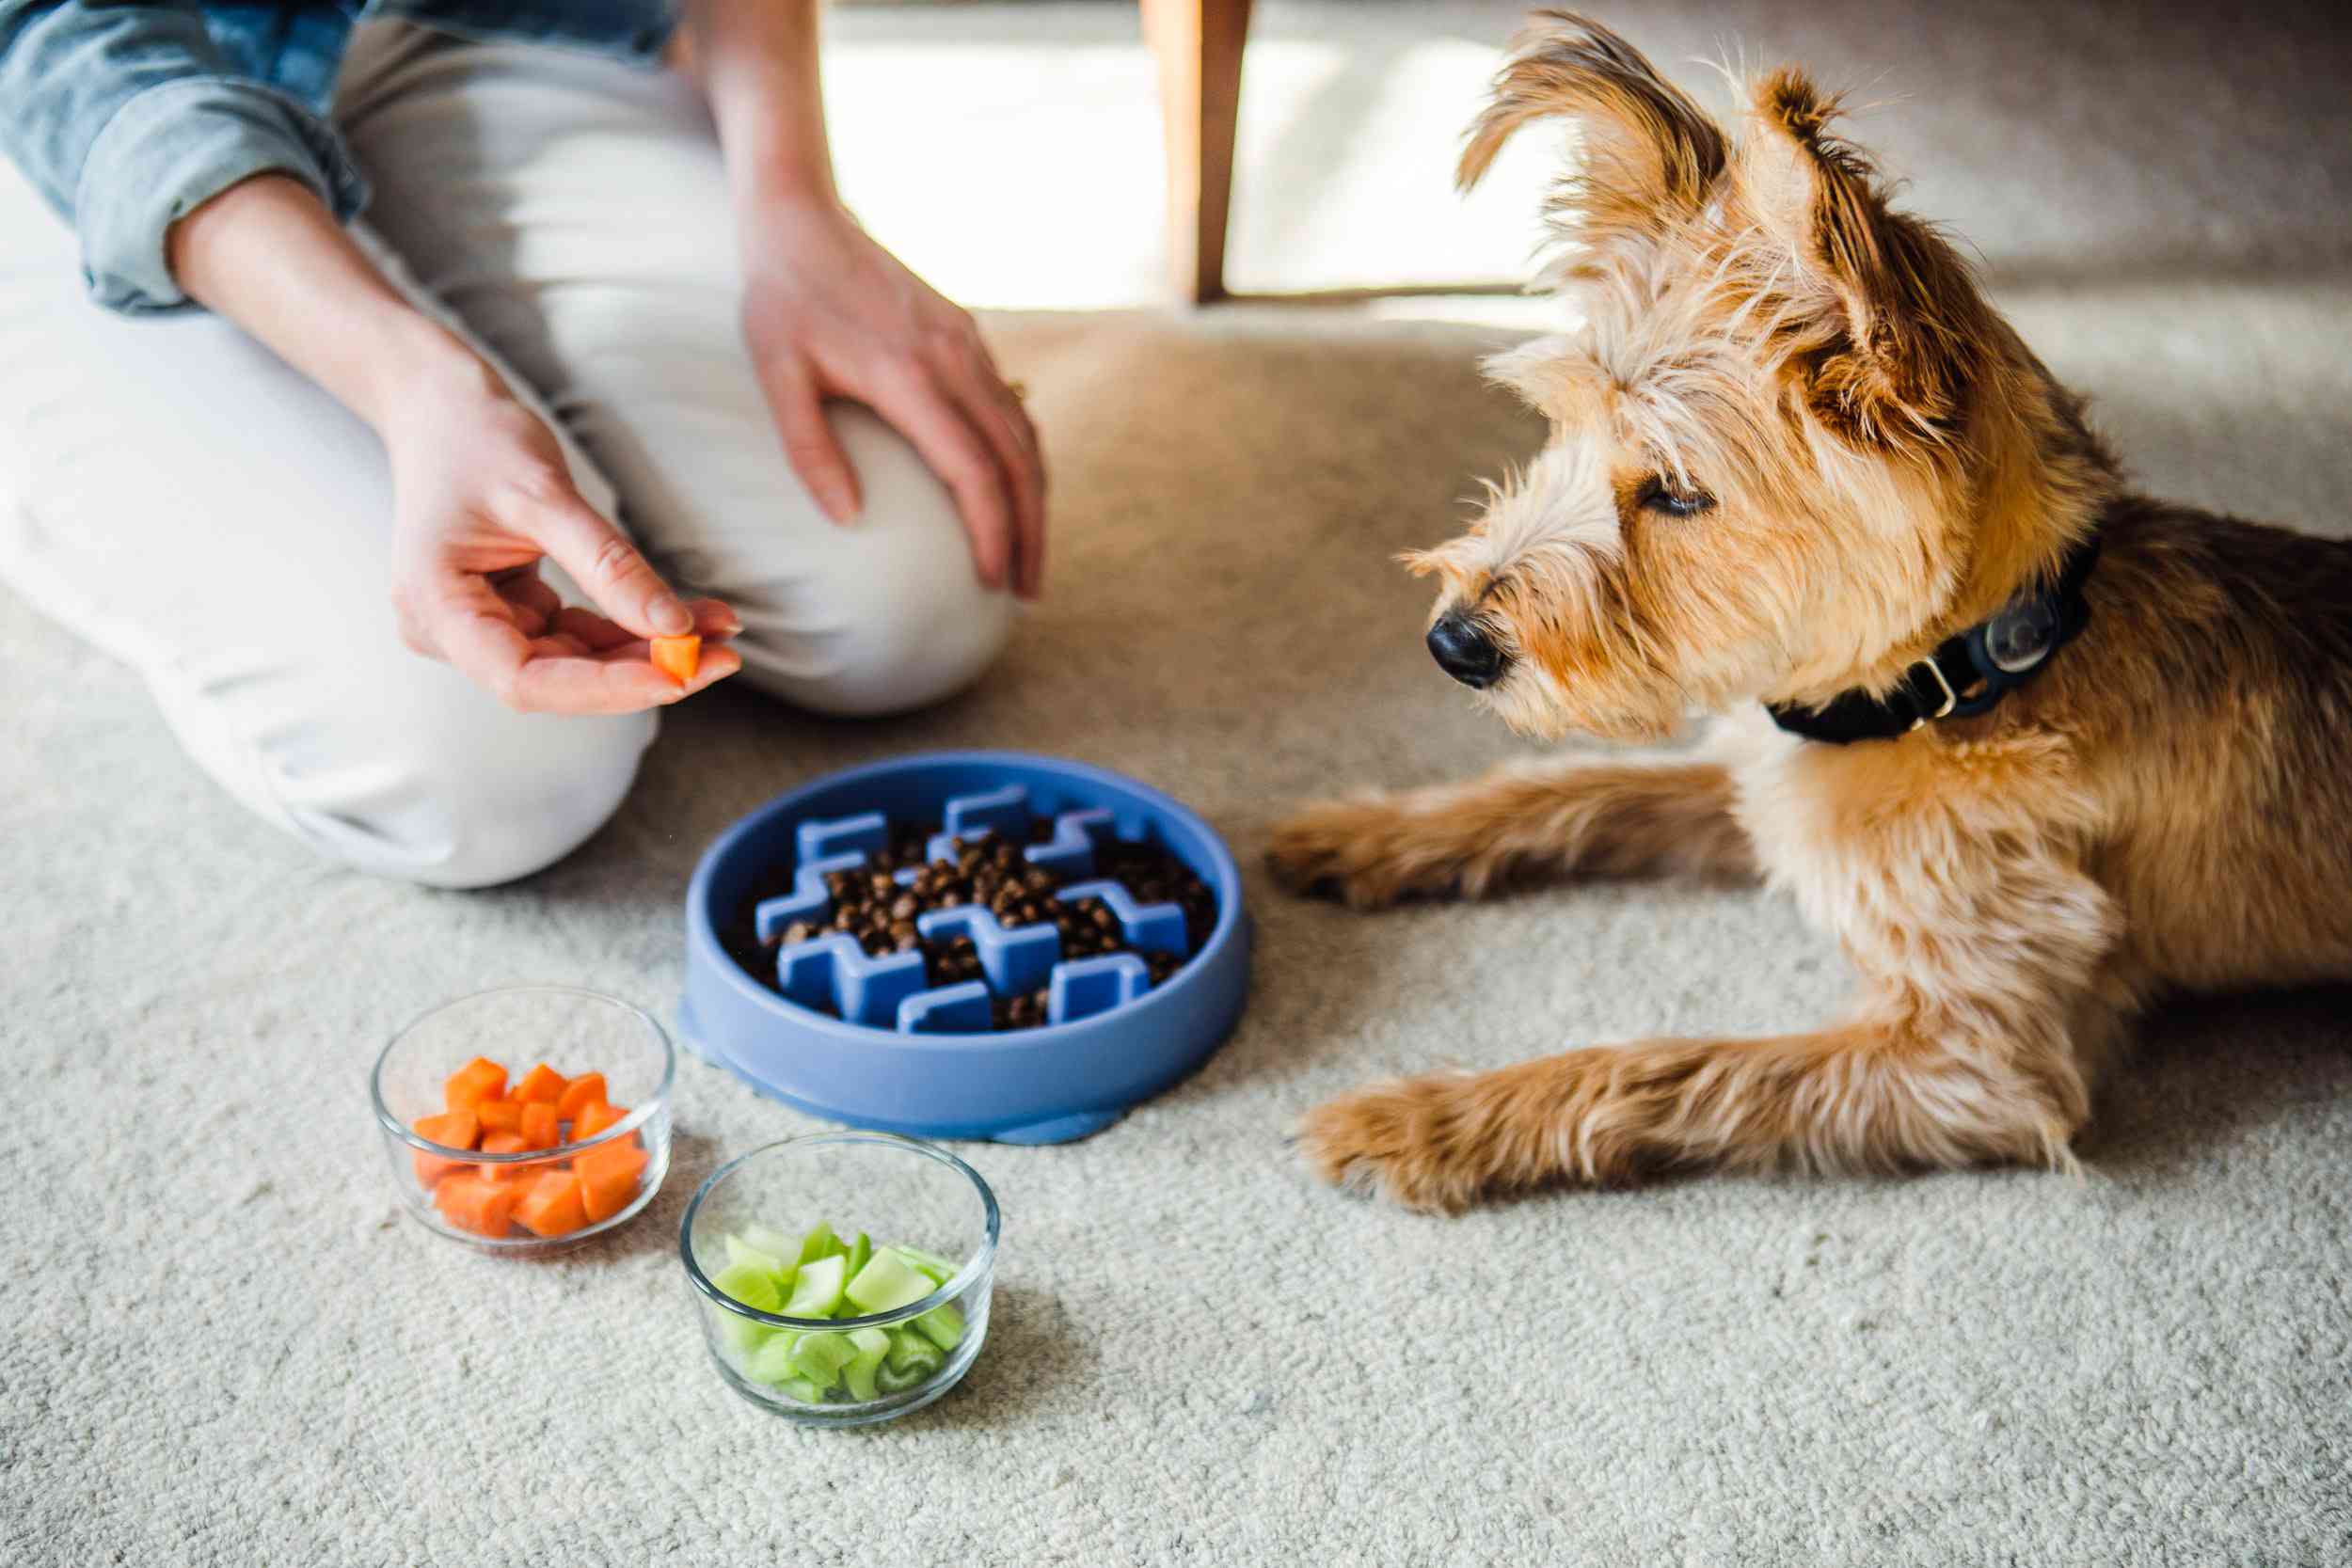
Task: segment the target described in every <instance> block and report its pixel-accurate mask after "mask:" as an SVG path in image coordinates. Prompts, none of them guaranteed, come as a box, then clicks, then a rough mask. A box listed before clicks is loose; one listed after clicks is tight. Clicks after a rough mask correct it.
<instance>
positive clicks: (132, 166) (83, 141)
mask: <svg viewBox="0 0 2352 1568" xmlns="http://www.w3.org/2000/svg"><path fill="white" fill-rule="evenodd" d="M0 151H5V152H6V153H7V155H8V158H9V160H10V161H11V162H13V163H15V164H16V165H17V166H19V167H20V168H22V169H23V170H24V174H25V176H26V178H27V179H29V180H30V181H31V182H32V183H33V186H34V188H35V189H37V190H39V191H40V193H41V196H42V197H43V198H45V199H46V200H47V201H48V202H49V204H50V205H51V206H52V207H54V208H55V209H56V211H57V212H58V213H59V214H62V215H63V216H64V217H65V218H66V219H67V220H68V221H69V222H71V223H72V225H73V226H74V229H75V230H76V232H77V234H78V236H79V238H80V240H81V245H82V262H83V272H84V274H85V276H86V277H87V280H88V283H89V287H90V293H91V295H92V297H93V298H95V299H96V300H97V301H98V303H99V304H101V305H103V306H106V307H108V308H109V309H116V310H121V311H126V312H131V313H144V312H149V311H160V310H169V309H178V308H181V307H183V306H185V305H186V304H187V297H186V295H185V294H184V293H183V292H182V290H181V289H180V287H179V285H178V283H177V282H176V281H175V280H174V279H173V278H172V276H171V271H170V268H169V267H168V266H167V264H166V262H165V259H164V234H165V231H166V230H167V229H169V228H170V226H171V225H172V223H173V222H174V221H176V220H177V219H179V218H181V217H183V216H184V215H185V214H188V213H190V212H193V211H194V210H195V209H196V208H197V207H199V206H200V205H202V204H203V203H204V202H205V201H207V200H210V199H211V198H213V197H215V196H217V195H219V194H220V193H221V192H222V191H225V190H227V189H228V188H229V187H230V186H231V185H233V184H235V183H237V182H239V181H242V180H246V179H249V178H250V177H252V176H253V175H255V174H259V173H262V172H263V171H265V170H268V171H275V172H277V173H279V174H283V175H285V176H287V177H288V178H290V179H292V180H295V181H298V182H301V183H302V184H303V185H304V186H306V187H308V188H309V190H310V193H311V195H312V196H313V197H315V198H317V199H318V200H319V201H321V202H323V203H325V204H326V205H328V206H330V207H331V208H332V209H333V210H334V212H335V214H336V215H337V216H338V217H348V216H350V215H351V214H352V213H353V212H355V211H356V210H357V209H358V206H359V203H360V201H361V199H362V198H363V197H364V195H365V187H364V186H363V185H362V183H361V182H360V180H359V178H358V175H357V174H356V173H355V172H354V171H353V170H352V168H351V166H350V165H349V163H348V162H347V161H346V160H345V159H344V157H343V154H342V147H341V144H340V143H339V142H338V141H337V140H336V138H335V135H334V134H333V133H332V132H331V131H329V130H328V129H327V128H326V126H325V125H324V124H322V123H321V122H320V121H319V119H318V118H317V117H316V116H315V115H313V114H312V113H311V112H310V110H309V109H308V108H306V107H305V106H304V105H302V104H301V103H296V102H295V101H294V100H293V99H291V98H289V97H287V96H286V95H285V94H283V93H281V92H278V91H277V90H275V89H274V88H271V87H267V86H265V85H263V84H262V83H260V82H256V81H253V80H251V79H249V78H246V77H244V76H241V75H239V74H238V73H237V72H236V71H234V70H233V69H232V68H231V67H230V64H229V62H228V61H227V60H226V59H225V58H223V57H222V55H221V53H220V51H219V49H218V48H216V47H215V44H214V42H213V40H212V37H211V35H210V34H208V33H207V32H206V31H205V29H204V19H203V15H202V13H201V10H200V8H199V7H198V6H196V5H194V4H191V3H185V0H183V3H179V4H168V3H159V4H152V5H137V6H125V5H103V4H96V3H92V0H62V3H60V0H0Z"/></svg>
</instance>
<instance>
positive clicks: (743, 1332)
mask: <svg viewBox="0 0 2352 1568" xmlns="http://www.w3.org/2000/svg"><path fill="white" fill-rule="evenodd" d="M783 1332H784V1330H783V1329H781V1328H771V1327H770V1326H769V1325H768V1324H766V1323H754V1322H752V1320H751V1319H749V1318H741V1317H738V1316H736V1315H735V1314H734V1313H732V1312H721V1313H720V1314H719V1338H721V1339H722V1340H723V1341H724V1342H725V1344H726V1347H727V1349H729V1350H731V1351H733V1352H735V1354H738V1355H753V1354H757V1353H758V1351H759V1350H760V1348H761V1347H762V1346H764V1345H766V1344H767V1343H768V1341H769V1340H770V1339H772V1338H775V1337H776V1336H777V1335H779V1334H782V1333H783Z"/></svg>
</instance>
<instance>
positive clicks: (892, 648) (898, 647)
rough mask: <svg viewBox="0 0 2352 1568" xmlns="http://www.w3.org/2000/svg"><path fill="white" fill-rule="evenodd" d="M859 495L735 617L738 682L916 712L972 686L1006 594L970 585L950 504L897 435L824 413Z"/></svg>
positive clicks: (812, 704) (1005, 607)
mask: <svg viewBox="0 0 2352 1568" xmlns="http://www.w3.org/2000/svg"><path fill="white" fill-rule="evenodd" d="M829 412H830V413H831V414H832V416H833V423H834V430H835V431H836V432H837V433H838V434H839V436H841V441H842V446H843V448H844V449H845V450H846V451H848V453H849V456H850V462H851V463H852V464H853V465H854V466H855V467H856V469H857V474H858V481H859V484H860V487H861V489H862V490H863V492H864V498H863V499H864V504H863V506H862V508H861V509H860V513H859V515H858V518H857V521H856V522H854V523H852V524H851V525H850V526H849V527H847V528H844V529H840V530H838V531H832V532H829V533H828V534H827V535H826V536H825V537H824V539H823V541H822V549H821V551H820V553H819V554H818V556H817V558H816V559H814V560H812V561H810V562H806V563H804V565H803V569H802V571H801V572H800V573H798V574H797V575H796V576H795V578H793V580H792V581H791V582H789V583H788V584H787V585H784V586H783V587H781V588H780V589H779V590H778V593H779V594H780V595H781V596H783V597H785V598H787V599H788V601H789V602H788V604H784V605H763V604H761V603H758V602H756V601H757V600H758V599H759V598H760V597H761V596H762V595H761V594H760V592H759V591H758V590H757V589H756V588H754V590H753V591H752V592H751V593H750V594H747V595H745V598H746V600H747V601H749V602H744V603H741V604H739V607H738V608H739V609H740V610H742V611H743V614H744V625H745V628H746V631H745V636H744V638H743V640H742V643H741V651H742V654H743V661H744V673H745V675H746V676H747V677H749V678H750V680H751V681H752V683H753V684H754V685H756V686H758V687H760V688H761V689H764V690H767V691H770V692H771V693H773V694H774V695H777V696H780V697H782V698H784V699H785V700H786V701H787V702H790V703H792V704H793V705H796V706H800V707H806V708H811V709H814V710H816V711H818V712H822V713H835V714H844V715H853V716H861V717H863V716H871V715H879V714H885V713H898V712H903V711H906V710H908V709H911V708H918V707H923V706H925V705H929V704H931V703H936V702H938V701H940V700H941V699H943V698H946V697H949V696H952V695H954V694H955V693H956V692H958V691H961V690H962V689H964V688H965V687H967V686H970V685H971V684H972V683H973V682H974V681H976V680H977V679H978V678H979V677H980V675H981V673H983V672H984V671H986V670H987V669H988V667H989V666H990V665H991V664H993V662H995V659H996V657H997V655H998V654H1000V653H1002V652H1003V651H1004V647H1005V642H1006V641H1007V639H1009V637H1010V636H1011V635H1012V623H1013V601H1012V595H1011V594H1010V593H1009V592H1008V591H1006V590H1003V589H990V588H985V587H983V586H981V583H980V580H979V576H978V573H977V570H976V569H975V567H974V565H973V562H972V546H971V542H970V540H969V538H968V537H967V536H966V534H965V532H964V530H963V523H962V520H961V516H960V515H959V514H958V512H957V510H956V503H955V498H954V497H953V496H952V495H950V494H949V492H948V490H947V487H946V485H945V484H943V483H940V481H939V479H938V477H937V476H936V475H934V474H933V473H932V472H931V471H930V468H929V467H927V466H926V465H925V464H924V462H923V460H922V459H921V457H919V456H918V455H917V454H916V453H915V451H914V448H913V447H911V446H909V445H908V444H907V443H906V441H905V440H904V438H902V437H901V436H898V433H897V432H896V431H893V430H891V429H890V428H889V427H887V426H886V425H884V424H883V423H882V421H881V420H879V419H877V418H876V417H875V416H873V415H872V414H871V413H869V412H867V411H866V409H864V408H859V407H854V406H848V405H842V404H835V405H834V406H833V407H832V408H831V409H830V410H829Z"/></svg>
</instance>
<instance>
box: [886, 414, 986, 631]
mask: <svg viewBox="0 0 2352 1568" xmlns="http://www.w3.org/2000/svg"><path fill="white" fill-rule="evenodd" d="M875 390H876V393H877V395H876V396H875V398H874V399H873V404H874V411H875V412H876V413H878V414H880V415H881V416H882V418H883V419H885V420H889V421H890V423H891V424H892V425H893V426H894V427H896V429H897V430H898V434H899V435H901V436H905V437H906V438H907V439H908V441H910V442H912V443H913V444H914V450H915V451H916V452H918V453H920V454H921V456H922V459H923V461H924V462H925V463H927V464H929V465H930V470H931V472H933V473H935V474H937V475H938V476H939V478H940V481H941V483H945V484H946V486H947V489H948V491H949V492H950V493H951V494H952V495H954V497H955V498H956V510H957V512H958V513H959V514H961V516H962V518H963V530H964V531H965V532H966V533H968V534H969V535H971V538H972V562H973V564H974V565H975V566H976V567H977V568H978V570H979V574H980V580H981V581H982V582H983V583H985V584H987V585H988V586H989V587H991V588H996V587H1000V586H1002V585H1003V583H1004V581H1005V578H1006V574H1007V572H1008V570H1009V567H1010V565H1011V562H1012V552H1013V509H1012V504H1011V502H1010V501H1009V499H1007V498H1006V491H1005V476H1004V472H1003V470H1002V468H1001V467H999V465H998V462H997V458H996V452H995V449H994V448H993V446H992V445H991V444H990V443H989V442H988V441H987V440H985V439H984V438H982V437H981V436H979V435H978V434H977V432H976V431H974V429H973V428H972V421H971V420H969V419H968V418H966V417H965V415H964V412H963V410H962V408H961V406H959V404H958V403H957V401H956V399H955V398H954V397H953V396H952V395H950V394H949V393H948V392H947V391H946V390H945V389H944V388H942V386H941V385H940V383H939V382H938V381H936V380H934V379H933V378H932V377H931V376H930V375H927V374H923V373H921V372H914V373H910V374H906V375H901V376H896V377H893V378H892V379H890V380H889V381H887V382H885V383H883V384H882V386H879V387H877V388H875Z"/></svg>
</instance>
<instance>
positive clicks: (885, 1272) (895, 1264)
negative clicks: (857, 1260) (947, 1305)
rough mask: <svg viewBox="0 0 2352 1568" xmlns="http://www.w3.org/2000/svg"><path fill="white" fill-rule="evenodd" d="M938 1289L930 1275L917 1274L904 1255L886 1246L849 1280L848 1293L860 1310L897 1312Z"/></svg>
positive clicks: (853, 1303)
mask: <svg viewBox="0 0 2352 1568" xmlns="http://www.w3.org/2000/svg"><path fill="white" fill-rule="evenodd" d="M937 1289H938V1287H937V1286H935V1285H933V1284H932V1283H931V1281H930V1276H929V1275H921V1274H917V1273H916V1272H915V1271H914V1268H913V1267H912V1266H910V1265H909V1264H908V1262H907V1260H906V1259H903V1258H901V1257H899V1256H898V1253H897V1252H895V1251H894V1250H892V1249H891V1248H889V1247H884V1248H883V1249H882V1251H880V1252H878V1253H876V1254H874V1256H873V1257H872V1258H871V1259H868V1260H867V1262H866V1267H864V1268H863V1269H860V1270H859V1271H858V1273H857V1277H855V1278H854V1279H851V1280H850V1284H849V1290H848V1292H847V1293H848V1295H849V1298H850V1305H852V1306H853V1307H856V1308H857V1309H858V1310H859V1311H861V1312H895V1311H897V1310H898V1308H899V1307H908V1306H912V1305H913V1304H914V1303H915V1302H918V1301H921V1300H922V1299H923V1298H924V1297H925V1296H928V1295H930V1293H931V1292H932V1291H935V1290H937Z"/></svg>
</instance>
